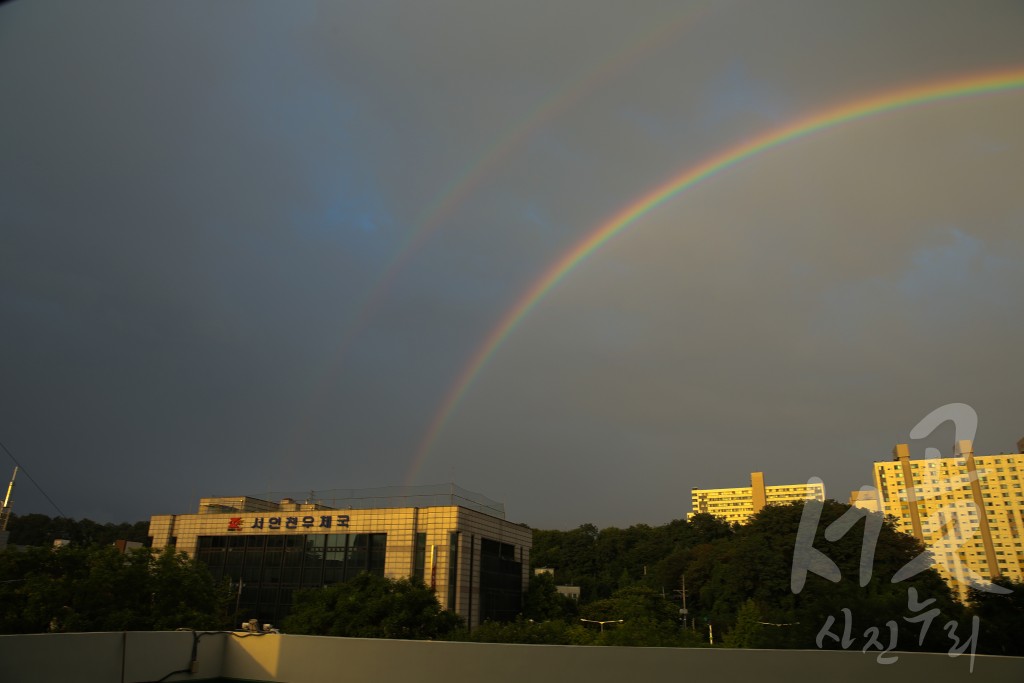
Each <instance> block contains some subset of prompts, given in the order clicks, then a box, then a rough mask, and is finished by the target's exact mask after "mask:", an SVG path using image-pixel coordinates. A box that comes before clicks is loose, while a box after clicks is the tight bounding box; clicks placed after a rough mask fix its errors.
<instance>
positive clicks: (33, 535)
mask: <svg viewBox="0 0 1024 683" xmlns="http://www.w3.org/2000/svg"><path fill="white" fill-rule="evenodd" d="M7 530H8V531H9V532H10V533H11V537H10V538H9V539H8V541H7V542H8V543H9V544H11V545H39V546H49V545H53V541H54V540H55V539H58V538H64V539H67V540H69V541H71V542H72V543H73V544H75V545H110V544H112V543H113V542H114V541H118V540H124V541H138V542H140V543H144V544H146V545H149V521H148V520H147V521H145V522H122V523H120V524H111V523H109V522H108V523H106V524H100V523H99V522H94V521H92V520H91V519H77V520H76V519H69V518H67V517H48V516H46V515H40V514H29V515H16V514H12V515H11V519H10V520H9V521H8V522H7Z"/></svg>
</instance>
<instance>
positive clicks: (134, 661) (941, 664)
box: [0, 632, 1024, 683]
mask: <svg viewBox="0 0 1024 683" xmlns="http://www.w3.org/2000/svg"><path fill="white" fill-rule="evenodd" d="M191 652H192V634H191V633H189V632H154V633H150V632H131V633H66V634H38V635H16V636H0V681H2V683H40V682H48V681H60V682H61V683H63V682H67V683H118V682H123V683H143V682H144V681H156V680H158V679H160V678H161V677H163V676H165V675H166V674H168V673H169V672H171V671H175V670H178V669H182V668H186V667H188V665H189V661H190V659H191ZM888 656H889V657H892V656H896V657H898V661H896V662H894V663H891V664H880V663H879V662H878V661H876V658H877V653H876V652H869V653H867V654H865V653H861V652H859V651H834V650H832V651H822V650H730V649H724V648H713V649H682V648H629V647H574V646H560V645H499V644H488V643H446V642H431V641H403V640H372V639H362V638H326V637H314V636H291V635H278V634H270V635H261V636H248V637H234V636H231V635H228V634H215V635H208V636H204V637H203V638H202V639H201V640H200V641H199V649H198V666H197V670H196V672H195V674H192V675H188V674H178V675H175V676H173V677H171V678H169V679H168V680H169V681H200V680H209V679H213V678H217V677H224V678H231V679H236V680H243V681H271V682H275V683H319V682H320V681H333V680H353V681H363V680H366V681H382V682H384V683H388V682H390V681H396V682H397V681H408V680H424V681H435V680H437V681H442V680H443V681H477V680H487V681H488V682H489V683H506V682H507V683H513V682H514V683H523V682H524V681H526V682H527V683H541V682H546V681H552V682H556V681H557V682H558V683H561V682H562V681H565V680H585V679H593V680H617V679H618V680H634V679H636V678H637V677H644V678H650V679H651V680H684V679H685V680H705V681H711V680H721V681H730V680H756V681H758V683H772V682H774V681H779V682H780V683H781V682H783V681H785V682H786V683H789V682H790V681H793V680H799V679H801V678H803V677H808V678H812V677H813V678H819V679H820V678H824V679H827V680H830V681H856V682H857V683H863V681H865V680H870V681H871V682H872V683H887V682H889V681H892V682H893V683H896V682H897V681H898V682H899V683H904V682H905V681H907V680H925V681H928V683H942V682H944V681H950V682H952V681H964V680H974V679H975V677H976V680H978V681H988V680H999V681H1022V680H1024V658H1019V657H992V656H985V655H978V656H977V657H975V659H974V674H973V675H972V674H971V673H970V666H971V661H970V656H969V655H963V656H960V657H957V658H951V657H949V656H948V655H946V654H925V653H889V654H888Z"/></svg>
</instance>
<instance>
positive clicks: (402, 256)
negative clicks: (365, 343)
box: [292, 2, 715, 457]
mask: <svg viewBox="0 0 1024 683" xmlns="http://www.w3.org/2000/svg"><path fill="white" fill-rule="evenodd" d="M714 8H715V5H714V3H713V2H707V3H704V4H701V5H696V6H694V7H691V8H688V9H686V10H684V11H681V12H678V13H676V14H675V16H670V17H668V18H667V19H666V21H661V22H654V28H653V29H651V30H647V31H643V32H641V33H639V34H638V35H636V36H634V37H632V38H631V39H630V40H628V41H626V42H625V44H624V45H622V46H621V47H620V48H619V49H618V50H616V51H615V52H614V53H612V54H611V55H610V56H609V57H608V58H607V59H604V60H603V61H601V62H600V63H599V64H597V65H596V66H595V67H594V68H592V69H589V70H587V72H586V73H585V74H583V76H582V78H581V79H580V80H578V81H576V82H575V83H573V84H572V85H571V87H569V88H562V89H559V90H558V91H557V93H556V94H554V95H552V96H550V97H547V98H545V99H544V100H542V101H541V102H539V103H538V105H537V106H536V107H534V108H533V110H532V111H531V112H530V113H529V114H528V115H527V116H526V117H525V118H522V119H521V120H519V121H518V122H517V123H516V124H515V125H512V126H510V127H508V128H507V129H505V130H504V131H503V132H502V133H501V134H500V135H499V136H498V137H497V138H496V139H495V141H494V142H493V143H492V144H491V145H490V146H489V147H488V148H487V149H486V150H485V151H484V153H483V155H482V156H481V157H480V158H478V159H476V160H475V161H474V162H473V163H471V164H469V165H467V166H466V167H465V168H464V169H463V172H462V173H460V174H459V175H457V176H456V177H455V178H454V179H453V180H452V181H451V182H450V183H448V184H447V185H446V186H445V187H444V188H443V190H442V191H441V192H440V193H439V194H438V196H437V197H436V198H435V199H434V200H433V201H432V202H431V203H430V204H428V205H427V206H426V207H425V208H424V209H423V210H421V211H420V212H419V214H418V215H417V216H416V218H415V220H414V222H413V225H414V229H413V230H412V232H411V234H410V235H409V237H407V238H406V240H405V241H404V242H403V244H402V246H401V247H400V248H399V250H398V252H397V254H396V255H395V256H394V257H393V258H392V259H391V260H390V261H389V262H388V264H387V265H386V266H385V268H384V270H383V272H382V274H381V275H380V276H379V277H378V278H377V279H376V281H374V283H373V285H372V286H371V287H370V288H369V293H368V294H367V295H366V297H365V298H363V299H362V300H361V301H360V302H359V303H358V305H357V309H356V314H355V315H354V316H353V318H352V319H351V321H350V322H349V323H348V324H347V325H346V327H345V329H344V330H343V331H342V334H341V336H340V338H339V340H338V343H337V345H336V347H335V349H334V351H333V352H332V353H331V354H330V356H329V358H328V361H327V363H326V364H325V366H324V368H323V369H322V370H321V371H320V372H318V373H317V376H319V377H320V378H321V379H320V381H319V382H318V383H317V385H316V387H315V389H314V390H313V392H312V393H313V396H312V397H311V399H310V401H309V407H308V408H307V409H306V410H304V411H301V413H300V414H302V415H304V416H305V417H304V419H303V420H302V422H301V423H300V424H299V425H297V426H296V428H295V430H294V435H293V438H292V441H293V442H294V443H295V447H294V453H296V454H298V453H300V452H301V450H302V449H301V447H300V442H301V440H302V438H303V435H304V434H305V433H306V432H307V431H308V429H309V426H310V422H311V421H312V416H313V415H314V414H315V411H314V410H313V406H314V405H319V404H322V403H323V394H324V392H325V391H326V390H327V387H328V386H329V381H328V380H329V379H330V378H331V377H333V376H334V375H335V373H336V372H337V369H338V367H339V366H340V365H341V361H342V359H343V358H344V357H345V355H346V354H347V353H348V350H349V348H350V347H351V346H352V344H353V343H355V341H356V339H358V338H359V336H360V334H361V333H362V332H363V330H364V329H365V328H366V325H367V323H368V322H369V321H370V319H371V317H372V314H373V312H374V311H375V310H376V309H377V308H378V306H379V305H380V304H381V302H382V301H383V300H384V297H385V296H386V295H387V293H388V292H389V291H390V290H391V288H392V287H393V286H394V283H395V281H396V279H397V278H398V275H399V274H400V273H401V272H402V271H403V270H404V269H405V267H406V265H408V263H409V261H410V260H411V259H412V258H413V257H414V256H415V255H416V254H417V253H419V251H420V250H421V249H422V248H423V246H424V245H425V244H426V243H427V242H428V241H429V239H430V238H431V236H433V234H434V233H436V232H437V231H438V230H439V229H440V228H441V227H442V226H443V225H445V224H446V222H447V221H448V220H449V219H450V218H451V217H452V216H453V215H455V214H456V212H457V211H458V209H459V207H461V206H462V205H463V204H464V203H465V202H466V201H467V200H468V199H469V198H470V197H471V196H472V195H473V193H474V192H475V191H476V190H477V189H479V187H480V186H481V185H482V184H483V183H484V181H485V180H486V179H487V178H488V177H490V176H491V175H492V174H494V173H496V172H497V170H498V169H499V168H501V167H502V165H503V163H504V162H505V161H506V160H507V159H509V158H510V157H511V156H512V155H513V154H514V153H515V152H516V151H517V150H518V149H520V148H521V147H523V146H524V145H525V144H526V143H527V142H528V141H529V139H530V138H531V137H532V136H533V135H534V134H535V133H536V132H537V131H538V130H540V129H541V128H542V127H543V126H544V125H545V124H546V123H548V122H549V121H552V120H555V119H557V118H558V117H559V116H561V115H562V114H564V113H565V112H566V111H567V110H568V109H570V108H571V107H572V106H574V105H576V104H577V103H579V102H580V101H582V100H583V99H584V98H585V97H587V96H588V95H589V94H590V93H592V92H594V91H595V90H597V89H598V88H600V87H601V86H602V85H603V84H605V83H607V82H609V81H610V80H612V79H613V78H615V77H616V76H618V75H619V74H621V73H622V72H623V71H625V70H626V69H628V68H629V67H630V66H632V65H633V64H635V63H636V62H637V61H639V60H640V59H642V58H643V57H645V56H647V55H649V54H651V53H652V52H654V51H655V50H657V49H658V48H660V47H661V46H663V45H665V44H666V43H667V42H668V41H670V40H671V39H673V38H676V37H678V36H679V35H680V34H682V33H683V32H684V31H686V30H687V29H688V28H690V27H692V26H693V25H694V24H696V23H697V22H699V21H700V20H701V19H702V18H703V17H704V16H705V15H706V14H707V13H708V12H711V11H712V10H713V9H714ZM295 457H298V456H297V455H296V456H295Z"/></svg>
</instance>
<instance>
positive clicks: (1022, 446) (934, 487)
mask: <svg viewBox="0 0 1024 683" xmlns="http://www.w3.org/2000/svg"><path fill="white" fill-rule="evenodd" d="M1017 450H1018V451H1024V439H1021V440H1020V441H1018V442H1017ZM874 480H875V489H876V490H877V493H874V492H871V491H867V492H863V491H855V492H853V496H852V497H851V500H850V502H851V504H853V505H856V506H857V507H861V508H864V509H867V510H872V511H876V512H882V513H884V514H886V515H891V516H892V517H894V518H895V519H896V523H897V528H899V530H900V531H903V532H904V533H908V534H911V535H913V536H915V537H916V538H918V539H919V540H920V541H921V542H923V543H924V544H925V546H927V548H928V549H929V550H930V551H931V552H932V555H933V556H934V559H935V564H934V566H935V568H936V569H938V570H939V573H940V574H942V576H943V578H945V579H946V581H948V582H949V583H950V585H951V586H952V587H953V589H954V590H956V591H957V592H958V593H959V594H960V596H961V597H965V596H966V593H967V587H968V586H969V585H970V584H971V583H979V582H980V583H985V582H987V581H990V580H992V579H994V578H996V577H999V576H1003V577H1006V578H1009V579H1012V580H1014V581H1022V580H1024V538H1022V533H1024V489H1022V487H1021V484H1022V483H1024V455H1022V454H1021V453H1019V452H1018V453H1013V454H1003V453H1001V454H999V455H975V454H974V450H973V446H972V444H971V442H970V441H958V442H957V443H956V445H955V446H954V449H953V455H952V457H937V458H924V459H921V460H911V458H910V448H909V447H908V446H907V444H902V443H901V444H897V445H896V447H895V448H894V449H893V459H892V460H891V461H884V462H876V463H874Z"/></svg>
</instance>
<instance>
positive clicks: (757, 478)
mask: <svg viewBox="0 0 1024 683" xmlns="http://www.w3.org/2000/svg"><path fill="white" fill-rule="evenodd" d="M805 500H817V501H819V502H822V501H824V500H825V485H824V484H822V483H820V482H819V483H807V484H781V485H778V486H765V483H764V473H763V472H752V473H751V475H750V486H748V487H742V488H727V489H701V488H694V489H692V491H691V501H690V504H691V512H690V513H689V514H688V515H687V516H686V518H687V519H690V518H692V517H693V516H694V515H696V514H700V513H706V514H710V515H714V516H715V517H719V518H721V519H724V520H725V521H727V522H737V523H739V524H744V523H746V522H747V520H749V519H750V517H751V516H753V515H754V514H756V513H757V512H759V511H760V510H761V509H762V508H764V506H765V505H784V504H787V503H797V502H802V501H805Z"/></svg>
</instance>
